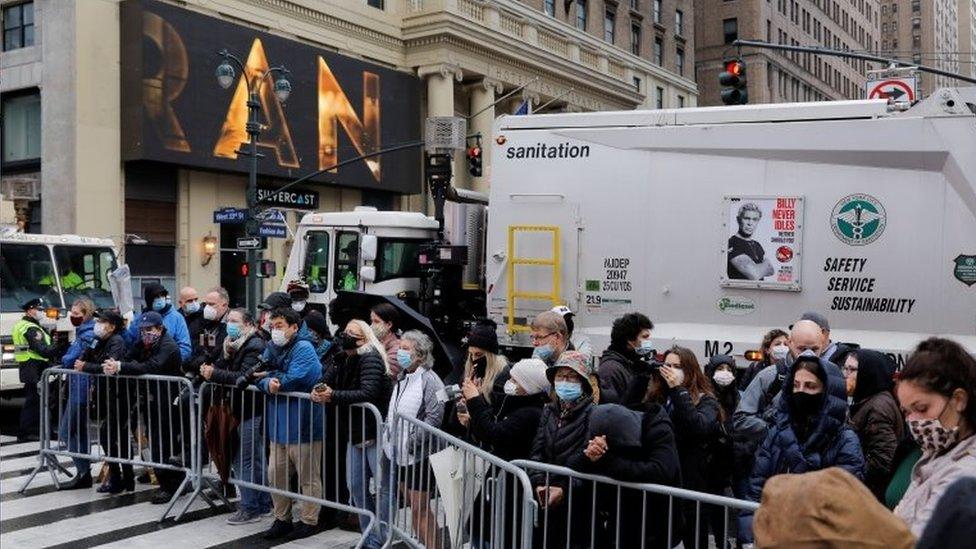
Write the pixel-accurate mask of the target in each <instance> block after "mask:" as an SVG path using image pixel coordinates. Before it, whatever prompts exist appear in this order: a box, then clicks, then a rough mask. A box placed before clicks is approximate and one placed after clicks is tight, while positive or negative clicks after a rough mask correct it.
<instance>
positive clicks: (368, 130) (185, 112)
mask: <svg viewBox="0 0 976 549" xmlns="http://www.w3.org/2000/svg"><path fill="white" fill-rule="evenodd" d="M121 25H122V158H123V160H127V161H128V160H154V161H159V162H167V163H172V164H177V165H181V166H187V167H196V168H201V169H212V170H220V171H236V172H246V171H247V169H248V159H247V157H246V156H243V155H239V154H238V152H237V151H238V150H239V149H240V148H241V146H242V143H246V141H247V133H246V131H245V125H246V123H247V114H248V113H247V105H246V100H247V84H246V82H245V79H244V78H242V77H241V75H240V74H238V75H237V76H236V80H235V82H234V84H233V85H232V86H230V88H229V89H226V90H225V89H223V88H221V87H220V86H219V85H218V84H217V81H216V78H215V77H214V71H215V69H216V67H217V66H218V65H219V64H220V63H221V61H222V58H221V57H220V56H219V55H218V53H217V52H219V51H220V50H222V49H227V50H228V51H230V52H232V53H234V54H236V55H238V56H239V57H240V58H241V59H242V61H244V63H245V66H246V71H247V74H248V76H249V77H251V78H256V77H258V76H259V75H261V74H263V72H264V71H266V70H267V69H268V68H269V67H274V66H278V65H283V66H285V67H286V68H287V69H288V70H289V71H290V74H289V75H288V79H289V80H290V81H291V85H292V92H291V95H290V97H289V98H288V102H287V103H286V104H284V105H282V104H281V103H279V102H278V101H277V99H276V98H275V95H274V90H273V83H269V84H268V85H265V86H263V87H262V88H261V89H260V91H259V93H258V98H259V103H260V105H261V123H262V131H261V135H260V138H259V140H258V149H259V152H260V153H261V154H262V155H263V158H261V160H260V161H259V163H258V170H259V173H260V174H262V175H264V176H270V177H275V178H280V179H292V178H297V177H300V176H303V175H305V174H307V173H309V172H314V171H317V170H322V169H325V168H328V167H330V166H333V165H335V164H336V163H338V162H341V161H344V160H348V159H350V158H354V157H356V156H359V155H363V154H368V153H371V152H375V151H377V150H380V149H382V148H383V147H384V146H392V145H397V144H401V143H404V142H408V141H413V140H416V139H418V138H419V136H420V95H419V84H420V82H419V80H418V79H417V77H416V76H413V75H411V74H409V73H405V72H402V71H396V70H392V69H389V68H386V67H383V66H380V65H376V64H373V63H368V62H365V61H361V60H358V59H353V58H350V57H346V56H342V55H338V54H336V53H334V52H331V51H327V50H323V49H320V48H316V47H313V46H309V45H306V44H303V43H299V42H296V41H292V40H287V39H284V38H281V37H278V36H274V35H271V34H268V33H262V32H258V31H255V30H253V29H250V28H247V27H243V26H240V25H235V24H232V23H228V22H226V21H222V20H219V19H215V18H212V17H207V16H204V15H200V14H197V13H194V12H191V11H188V10H186V9H182V8H178V7H175V6H171V5H167V4H161V3H158V2H155V1H151V0H127V1H126V2H123V4H122V17H121ZM268 81H269V82H270V79H268ZM420 158H421V157H420V151H419V149H417V150H406V151H399V152H395V153H390V154H387V155H383V156H379V157H374V158H372V159H369V160H367V161H364V162H356V163H354V164H351V165H349V166H344V167H342V168H340V169H338V170H332V171H329V172H326V173H324V174H322V175H321V176H319V177H317V178H316V179H315V180H314V181H318V182H323V183H333V184H338V185H343V186H350V187H357V188H362V189H373V190H383V191H393V192H401V193H416V192H419V191H420Z"/></svg>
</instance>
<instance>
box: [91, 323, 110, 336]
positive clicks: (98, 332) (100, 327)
mask: <svg viewBox="0 0 976 549" xmlns="http://www.w3.org/2000/svg"><path fill="white" fill-rule="evenodd" d="M94 333H95V337H97V338H98V339H105V336H107V335H108V327H107V326H105V325H104V324H102V323H101V322H96V323H95V330H94Z"/></svg>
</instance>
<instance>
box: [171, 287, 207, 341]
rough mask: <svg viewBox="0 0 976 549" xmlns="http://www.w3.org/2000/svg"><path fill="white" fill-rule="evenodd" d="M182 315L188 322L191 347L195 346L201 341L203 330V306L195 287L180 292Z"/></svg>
mask: <svg viewBox="0 0 976 549" xmlns="http://www.w3.org/2000/svg"><path fill="white" fill-rule="evenodd" d="M177 305H179V311H180V314H181V315H183V320H185V321H186V331H188V332H189V333H190V345H194V344H195V342H196V341H199V339H200V332H201V331H202V330H203V305H202V304H201V303H200V297H199V295H198V294H197V289H196V288H194V287H193V286H186V287H184V288H183V289H182V290H180V297H179V300H178V302H177Z"/></svg>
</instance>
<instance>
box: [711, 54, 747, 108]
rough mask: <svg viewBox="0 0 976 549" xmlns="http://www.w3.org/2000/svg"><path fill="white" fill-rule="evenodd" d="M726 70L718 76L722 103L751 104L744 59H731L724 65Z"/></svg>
mask: <svg viewBox="0 0 976 549" xmlns="http://www.w3.org/2000/svg"><path fill="white" fill-rule="evenodd" d="M724 68H725V70H724V71H723V72H722V74H720V75H719V76H718V83H719V84H721V85H722V86H723V88H722V103H725V104H726V105H745V104H746V103H748V102H749V95H748V94H747V93H746V64H745V62H744V61H743V60H742V59H729V60H727V61H725V63H724Z"/></svg>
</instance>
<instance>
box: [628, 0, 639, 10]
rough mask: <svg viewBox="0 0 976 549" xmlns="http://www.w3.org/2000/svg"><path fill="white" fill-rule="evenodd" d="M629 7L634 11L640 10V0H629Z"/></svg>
mask: <svg viewBox="0 0 976 549" xmlns="http://www.w3.org/2000/svg"><path fill="white" fill-rule="evenodd" d="M630 9H632V10H634V11H638V10H640V0H630Z"/></svg>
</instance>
